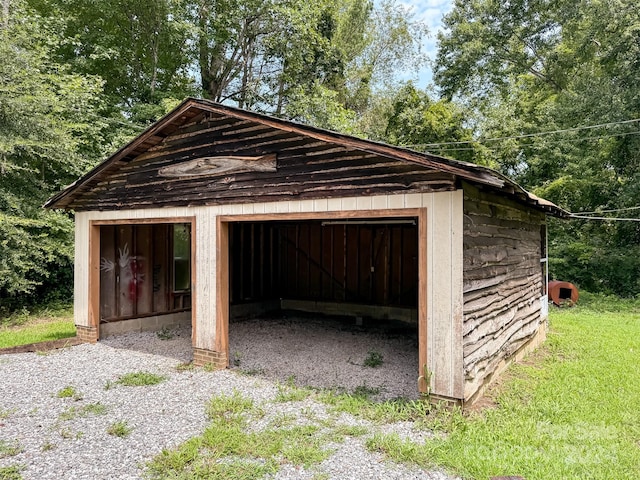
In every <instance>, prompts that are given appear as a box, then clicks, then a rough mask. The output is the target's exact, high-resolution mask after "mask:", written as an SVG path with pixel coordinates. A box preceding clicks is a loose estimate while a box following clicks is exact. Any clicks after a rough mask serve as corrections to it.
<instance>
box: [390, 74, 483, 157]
mask: <svg viewBox="0 0 640 480" xmlns="http://www.w3.org/2000/svg"><path fill="white" fill-rule="evenodd" d="M385 118H386V119H387V126H386V129H385V140H386V141H387V142H389V143H392V144H395V145H401V146H407V147H410V148H414V149H416V150H426V151H431V152H434V153H439V154H443V155H445V156H448V157H452V158H456V159H458V160H463V161H468V162H474V163H482V164H484V163H485V158H484V154H483V151H482V149H481V147H480V146H479V145H477V144H475V143H474V142H473V136H472V134H473V131H472V130H471V128H469V127H465V122H466V116H465V115H464V113H463V111H462V109H461V108H459V107H457V106H456V105H454V104H453V103H451V102H449V101H447V100H444V99H440V100H432V99H431V98H429V95H428V94H427V93H426V92H425V91H421V90H418V89H416V88H415V87H414V86H413V84H412V83H411V82H409V83H407V84H406V85H405V86H404V87H403V88H401V89H400V90H399V91H398V92H397V94H396V95H395V97H394V98H393V100H392V101H391V105H390V108H389V110H388V111H387V112H386V115H385ZM458 142H460V143H458ZM465 142H469V143H465ZM438 144H442V145H441V146H437V145H438Z"/></svg>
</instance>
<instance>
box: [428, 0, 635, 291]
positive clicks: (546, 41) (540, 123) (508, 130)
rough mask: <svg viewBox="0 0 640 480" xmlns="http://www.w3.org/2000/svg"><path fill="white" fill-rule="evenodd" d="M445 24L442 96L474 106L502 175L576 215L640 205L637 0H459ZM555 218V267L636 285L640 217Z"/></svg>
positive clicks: (593, 281)
mask: <svg viewBox="0 0 640 480" xmlns="http://www.w3.org/2000/svg"><path fill="white" fill-rule="evenodd" d="M446 24H447V27H448V30H447V31H446V32H445V33H444V34H442V35H441V36H440V37H439V41H440V50H439V53H438V61H437V74H436V78H437V80H438V82H439V84H440V87H441V89H442V92H443V94H444V95H445V96H447V97H456V98H459V99H460V100H462V101H463V102H466V103H467V104H469V105H471V106H473V108H474V109H475V121H474V122H475V124H476V125H477V126H478V132H479V133H477V134H476V137H477V138H478V140H479V142H481V143H483V144H484V145H485V146H486V147H487V148H489V149H490V151H491V152H492V155H493V156H494V158H495V161H496V162H497V163H498V165H499V166H500V168H501V169H502V170H503V171H504V172H505V173H507V174H508V175H510V176H512V177H514V178H515V179H516V180H517V181H518V182H520V183H521V184H522V185H523V186H525V187H526V188H529V189H530V190H533V191H534V192H535V193H538V194H540V195H541V196H544V197H545V198H548V199H549V200H552V201H554V202H556V203H558V204H559V205H561V206H562V207H564V208H566V209H568V210H570V211H574V212H580V211H585V212H598V211H605V210H611V209H620V208H629V207H635V206H638V205H640V195H639V193H640V192H639V189H638V185H639V180H640V137H639V136H638V128H637V127H638V123H637V122H635V121H634V119H637V118H639V117H640V82H639V81H638V76H637V68H638V66H639V65H640V28H639V27H638V14H637V8H636V5H635V3H634V2H631V1H630V0H604V1H596V0H583V1H581V2H579V5H576V4H575V2H565V1H560V2H548V1H546V0H535V1H527V0H519V1H516V2H508V3H506V4H502V3H499V2H495V1H492V0H482V1H477V2H458V3H456V5H455V8H454V11H453V12H452V13H451V14H450V15H448V16H447V18H446ZM629 120H631V121H629ZM594 125H602V126H601V127H595V128H591V127H590V128H580V127H582V126H594ZM540 132H556V133H548V134H543V135H540V134H539V133H540ZM496 138H497V139H499V140H489V139H496ZM483 139H485V140H483ZM624 212H625V211H623V213H621V215H624ZM628 212H630V213H633V211H632V210H630V211H628ZM603 216H604V214H603ZM551 227H552V228H551V230H550V237H551V238H552V242H551V246H550V255H551V258H552V263H551V266H552V274H553V275H555V276H557V277H559V278H562V279H565V280H570V281H574V282H576V283H578V284H580V285H581V286H583V287H584V288H587V289H591V290H602V291H607V292H614V293H617V294H623V295H632V294H637V293H638V292H640V281H639V280H638V279H639V278H640V260H639V258H640V225H639V224H638V223H623V222H595V221H591V222H588V221H575V220H574V221H564V222H553V223H552V225H551Z"/></svg>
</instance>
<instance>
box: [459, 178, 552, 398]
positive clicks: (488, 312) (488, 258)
mask: <svg viewBox="0 0 640 480" xmlns="http://www.w3.org/2000/svg"><path fill="white" fill-rule="evenodd" d="M544 222H545V217H544V215H543V214H542V213H539V212H536V211H534V210H532V209H530V208H527V207H525V206H522V205H520V204H517V203H515V202H512V201H510V200H507V199H505V198H503V197H500V196H498V195H495V194H493V193H487V192H482V191H480V190H478V189H477V188H475V187H473V186H470V185H468V184H465V185H464V346H463V348H464V378H465V399H468V398H469V397H470V396H472V395H474V394H475V393H476V392H477V391H478V390H479V389H480V388H482V386H483V384H484V382H485V381H486V380H487V379H488V378H489V377H490V375H491V374H492V373H493V372H494V371H495V370H496V369H497V368H499V367H500V366H501V365H503V364H504V362H505V361H507V360H508V359H509V358H510V357H511V356H512V355H513V354H514V353H515V352H516V351H518V349H520V348H521V347H522V346H523V345H525V344H526V343H527V342H528V341H529V340H530V339H532V338H533V337H534V336H535V335H536V333H537V332H538V329H539V328H540V327H541V325H542V324H543V322H544V321H545V319H544V317H543V315H542V314H541V302H540V298H541V296H542V292H541V289H542V269H541V266H540V256H541V225H542V224H543V223H544Z"/></svg>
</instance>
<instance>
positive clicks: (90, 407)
mask: <svg viewBox="0 0 640 480" xmlns="http://www.w3.org/2000/svg"><path fill="white" fill-rule="evenodd" d="M106 413H107V407H106V405H103V404H102V403H100V402H96V403H89V404H87V405H83V406H82V407H70V408H68V409H67V410H65V411H64V412H62V413H61V414H60V415H59V417H58V418H60V420H63V421H69V420H73V419H75V418H78V417H80V418H85V417H90V416H97V415H105V414H106Z"/></svg>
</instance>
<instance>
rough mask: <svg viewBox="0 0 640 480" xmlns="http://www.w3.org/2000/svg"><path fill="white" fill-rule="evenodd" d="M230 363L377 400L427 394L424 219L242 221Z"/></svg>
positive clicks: (235, 254) (234, 262)
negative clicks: (422, 375) (422, 350)
mask: <svg viewBox="0 0 640 480" xmlns="http://www.w3.org/2000/svg"><path fill="white" fill-rule="evenodd" d="M225 228H227V235H228V261H229V268H228V272H229V276H228V282H229V288H228V292H229V298H228V301H229V319H230V320H229V332H228V334H229V363H230V366H231V367H232V368H237V369H240V370H242V371H244V372H245V373H260V374H263V375H265V376H267V377H271V378H277V379H278V380H280V381H283V382H284V381H287V380H289V381H293V382H295V383H296V384H298V385H309V386H314V387H324V388H333V389H337V390H339V391H345V392H352V393H353V392H355V393H359V394H365V395H369V396H371V397H372V398H375V399H388V398H395V397H405V398H416V397H417V396H418V387H417V380H418V371H419V366H418V364H419V361H418V357H419V356H418V303H419V302H418V297H419V261H418V255H419V250H420V249H419V245H418V219H417V218H414V217H397V218H349V219H331V220H328V219H312V220H295V221H287V220H277V221H246V222H244V221H234V222H229V223H228V224H227V225H226V227H225Z"/></svg>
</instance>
